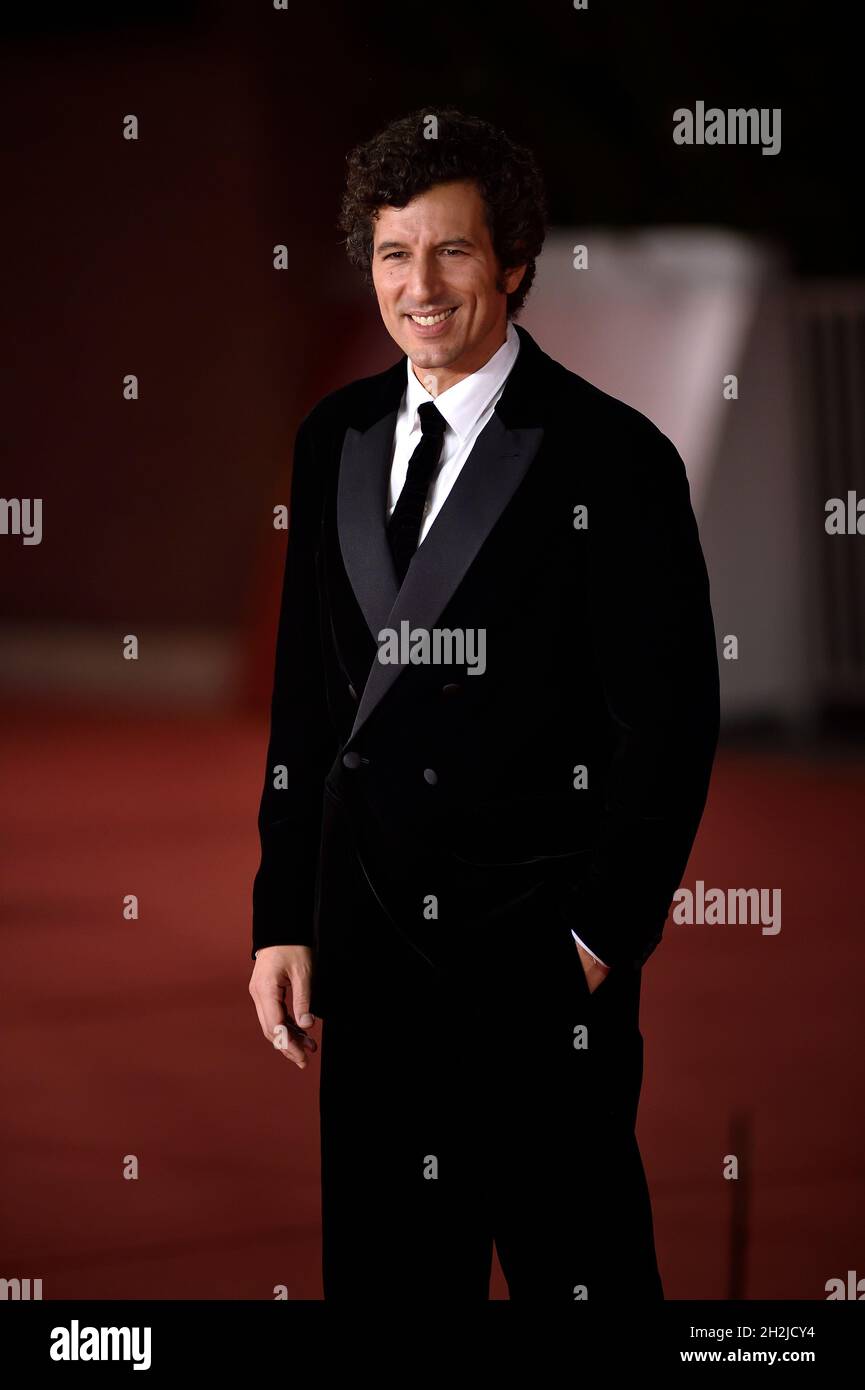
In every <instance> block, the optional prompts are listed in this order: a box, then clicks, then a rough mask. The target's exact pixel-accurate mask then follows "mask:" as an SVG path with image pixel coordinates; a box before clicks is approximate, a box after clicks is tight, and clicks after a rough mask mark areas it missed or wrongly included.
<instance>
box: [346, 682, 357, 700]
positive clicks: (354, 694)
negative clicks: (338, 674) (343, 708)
mask: <svg viewBox="0 0 865 1390" xmlns="http://www.w3.org/2000/svg"><path fill="white" fill-rule="evenodd" d="M348 693H349V695H350V696H351V698H352V699H353V700H356V699H357V691H356V690H355V688H354V686H353V685H352V683H351V681H349V683H348Z"/></svg>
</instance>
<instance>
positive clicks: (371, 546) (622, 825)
mask: <svg viewBox="0 0 865 1390" xmlns="http://www.w3.org/2000/svg"><path fill="white" fill-rule="evenodd" d="M518 333H519V336H520V352H519V354H518V357H517V360H516V362H515V364H514V367H513V369H512V371H511V374H510V376H509V378H508V380H507V383H506V385H505V389H504V391H503V393H502V396H501V398H500V400H499V403H498V405H497V406H496V408H495V411H494V413H493V416H492V418H491V420H490V422H489V424H488V425H487V426H486V427H485V429H484V430H483V432H482V434H481V435H480V437H479V439H478V441H477V443H476V445H475V447H474V449H473V451H472V453H471V455H470V457H469V459H468V460H467V462H466V463H465V465H464V467H463V469H462V471H461V472H460V474H459V476H458V478H457V480H456V482H455V484H454V486H453V488H452V490H451V492H450V494H449V496H448V497H447V500H446V502H445V504H444V506H443V507H442V509H441V511H440V512H439V514H438V516H437V517H436V519H435V521H434V523H433V525H432V527H431V528H430V531H429V533H428V535H427V537H426V538H425V540H424V541H423V543H422V544H421V546H420V547H419V548H418V550H417V552H416V555H415V558H414V559H413V561H412V563H411V566H410V568H409V571H408V575H407V577H406V580H405V582H404V584H403V585H402V587H401V588H398V585H397V580H396V578H395V575H394V569H393V565H392V562H391V557H390V552H389V549H388V545H387V539H386V534H385V524H386V515H385V513H386V498H387V487H388V477H389V470H390V463H391V451H392V443H393V434H394V426H395V422H396V414H397V409H398V407H399V404H400V400H401V397H402V394H403V391H404V388H405V376H406V360H405V358H404V357H403V358H401V359H400V361H399V362H398V363H396V365H395V366H393V367H392V368H390V369H389V370H388V371H385V372H382V373H381V374H379V375H377V376H373V377H369V378H366V379H364V380H361V381H357V382H354V383H352V384H351V385H349V386H346V387H344V388H342V389H341V390H338V391H335V392H333V393H332V394H331V395H329V396H327V397H325V398H324V399H323V400H322V401H320V402H319V404H318V405H317V406H316V407H315V408H314V409H313V410H312V411H311V412H310V413H309V415H307V417H306V418H305V420H304V421H303V423H302V424H301V426H300V428H299V430H298V434H297V440H296V446H295V458H294V474H293V479H292V490H291V516H290V529H289V538H288V549H287V558H286V567H285V578H284V588H283V597H282V609H281V616H280V621H279V630H278V637H277V647H276V670H275V680H274V689H273V704H272V715H271V720H272V722H271V735H270V742H269V747H268V752H267V766H266V771H265V779H264V790H263V794H262V798H261V807H260V814H259V832H260V837H261V863H260V867H259V869H258V873H257V875H256V878H255V883H254V887H253V943H252V946H253V951H255V950H257V949H258V948H259V947H261V946H268V945H277V944H308V945H313V946H314V947H315V949H316V960H317V962H318V965H320V966H321V967H323V968H324V970H325V974H326V971H327V962H328V961H329V960H331V961H332V960H335V959H336V957H337V956H338V954H339V952H340V950H341V949H342V948H343V947H344V946H345V945H346V944H347V942H348V937H349V935H350V934H351V933H352V932H353V931H355V932H356V931H358V930H362V923H361V922H360V920H359V918H358V915H357V910H356V907H355V905H354V897H355V896H356V885H357V882H358V879H357V876H356V875H357V872H358V866H360V869H361V870H362V872H363V874H364V879H365V882H366V883H367V884H368V885H369V886H370V887H371V888H372V890H373V893H374V894H375V897H376V898H377V899H378V903H379V904H380V907H381V909H382V910H383V911H385V912H386V913H387V914H388V917H389V918H390V919H391V921H392V922H393V923H395V924H396V926H397V927H398V928H399V930H400V931H401V932H403V933H404V935H405V936H406V937H407V938H408V939H409V940H410V941H411V942H412V944H413V945H414V946H415V947H416V948H417V950H418V951H420V952H421V954H422V955H424V956H426V957H427V959H429V960H430V962H432V963H433V964H435V963H436V962H442V961H444V960H447V959H448V958H449V957H452V954H453V953H454V952H459V951H462V950H465V949H469V948H470V949H471V950H473V951H475V952H480V953H483V951H484V950H486V949H488V948H489V949H493V948H494V937H495V934H496V932H497V930H498V929H499V927H500V926H501V924H502V923H503V922H504V921H508V922H510V923H511V924H512V925H513V923H514V922H519V923H520V925H521V928H524V940H525V941H526V943H527V945H528V946H530V944H531V934H532V932H533V931H536V930H541V929H542V926H541V924H544V923H549V922H550V921H554V922H555V923H556V924H557V925H556V930H558V929H559V927H561V929H562V930H564V929H565V928H569V927H570V926H573V928H574V929H575V930H576V931H577V933H578V934H579V936H580V937H581V939H582V940H583V941H584V942H585V943H586V944H587V945H588V946H589V947H590V948H593V949H594V950H596V952H597V954H598V955H599V956H600V958H601V959H602V960H604V961H605V962H606V963H607V964H609V965H611V966H613V967H614V968H622V967H624V968H627V969H633V970H636V971H639V970H640V969H641V967H642V965H643V963H644V962H645V961H646V959H647V958H648V956H649V955H650V953H651V952H652V951H653V950H654V948H655V946H656V945H657V943H658V941H659V940H660V938H661V935H662V931H663V927H664V922H665V918H666V915H667V911H668V908H669V906H670V902H671V899H672V896H673V894H674V892H675V891H676V889H677V888H678V886H679V883H680V879H681V876H682V874H683V872H684V869H685V865H686V862H687V859H688V855H689V853H690V850H691V845H692V843H693V840H694V836H695V834H696V831H697V827H698V824H699V821H700V817H701V815H702V811H703V807H704V804H705V799H706V794H707V789H708V783H709V776H710V771H711V766H712V761H713V758H714V753H715V747H716V742H717V737H718V723H719V694H718V662H717V654H716V646H715V633H714V627H713V621H712V612H711V608H710V602H709V584H708V578H707V574H706V568H705V564H704V560H703V555H702V551H701V548H700V542H699V537H698V533H697V526H696V522H695V519H694V515H693V511H692V509H691V503H690V494H689V488H688V482H687V478H686V474H685V469H684V465H683V463H682V460H681V458H680V457H679V455H678V453H677V451H676V449H675V448H674V446H673V445H672V443H671V442H670V441H669V439H667V438H666V437H665V436H664V435H663V434H661V433H660V431H659V430H658V429H657V428H656V427H655V426H654V425H653V424H651V423H650V421H649V420H647V419H646V418H645V416H643V415H641V414H639V413H638V412H637V411H635V410H633V409H631V408H630V407H629V406H626V405H624V404H623V403H622V402H620V401H617V400H615V399H614V398H613V397H611V396H608V395H606V394H605V393H604V392H602V391H600V390H598V389H597V388H595V387H593V386H592V385H590V384H589V383H588V382H587V381H585V380H583V379H582V378H581V377H579V376H576V375H575V374H574V373H572V372H569V371H567V370H566V369H565V368H564V367H563V366H561V365H560V364H559V363H557V362H555V361H553V360H552V359H551V358H550V357H548V356H547V355H546V354H545V353H544V352H542V351H541V349H540V348H539V346H538V345H537V343H536V342H535V341H534V339H533V338H532V337H531V336H530V335H529V334H528V333H527V332H526V331H525V330H524V329H522V328H519V329H518ZM580 508H585V511H584V512H583V511H578V510H576V509H580ZM575 523H576V524H575ZM406 620H408V621H409V623H410V626H411V629H433V628H446V629H462V630H465V629H483V630H484V632H485V639H486V669H485V671H484V673H483V674H470V673H469V670H468V668H467V667H466V665H462V666H455V665H450V666H445V667H443V666H441V665H434V664H428V665H424V664H417V665H414V664H403V665H394V664H384V663H383V662H382V661H380V660H379V659H378V652H379V647H378V642H377V636H378V634H379V633H380V632H382V630H383V629H395V630H397V631H399V630H400V624H401V623H402V622H404V621H406ZM581 768H582V769H585V771H584V772H579V771H578V769H581ZM313 998H314V1000H315V994H314V996H313ZM319 1002H320V996H319Z"/></svg>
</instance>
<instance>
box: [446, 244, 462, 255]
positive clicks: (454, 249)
mask: <svg viewBox="0 0 865 1390" xmlns="http://www.w3.org/2000/svg"><path fill="white" fill-rule="evenodd" d="M444 253H445V255H446V256H464V255H465V254H466V253H465V251H461V250H460V248H459V247H458V246H446V247H445V248H444Z"/></svg>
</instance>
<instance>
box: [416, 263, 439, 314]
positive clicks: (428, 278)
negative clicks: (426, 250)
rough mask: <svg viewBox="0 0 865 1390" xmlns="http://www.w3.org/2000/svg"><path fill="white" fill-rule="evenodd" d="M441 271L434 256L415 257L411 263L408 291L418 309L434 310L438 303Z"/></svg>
mask: <svg viewBox="0 0 865 1390" xmlns="http://www.w3.org/2000/svg"><path fill="white" fill-rule="evenodd" d="M440 288H441V271H440V268H439V264H438V261H437V260H436V257H435V255H434V254H432V253H431V254H430V255H429V256H415V257H414V258H413V260H412V263H411V271H410V274H409V284H408V291H409V294H410V296H411V301H412V304H413V305H414V306H415V308H417V309H427V308H432V307H433V306H434V305H436V304H437V303H438V299H437V295H438V294H439V292H440Z"/></svg>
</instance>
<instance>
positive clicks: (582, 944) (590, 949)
mask: <svg viewBox="0 0 865 1390" xmlns="http://www.w3.org/2000/svg"><path fill="white" fill-rule="evenodd" d="M571 936H572V937H573V938H574V940H575V941H576V942H578V944H579V945H580V946H582V948H583V950H584V951H588V953H589V955H590V956H594V958H595V960H596V961H597V962H598V965H602V966H603V967H604V969H605V970H610V969H611V968H612V967H611V966H609V965H607V963H606V961H603V960H601V957H600V956H599V955H598V954H597V952H596V951H593V950H592V948H591V946H587V945H586V943H585V941H580V938H579V937H578V936H577V933H576V932H575V931H574V929H573V927H571Z"/></svg>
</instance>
